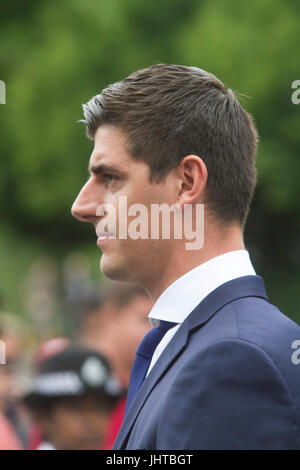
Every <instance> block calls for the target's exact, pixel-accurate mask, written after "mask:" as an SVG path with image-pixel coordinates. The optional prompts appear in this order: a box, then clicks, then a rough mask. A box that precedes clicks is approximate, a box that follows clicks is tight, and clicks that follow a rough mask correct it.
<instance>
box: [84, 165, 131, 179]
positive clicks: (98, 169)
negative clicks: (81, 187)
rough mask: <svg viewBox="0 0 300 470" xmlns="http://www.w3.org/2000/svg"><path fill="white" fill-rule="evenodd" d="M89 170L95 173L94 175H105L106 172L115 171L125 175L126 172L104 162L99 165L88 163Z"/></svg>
mask: <svg viewBox="0 0 300 470" xmlns="http://www.w3.org/2000/svg"><path fill="white" fill-rule="evenodd" d="M88 172H89V173H90V174H91V173H93V174H94V175H103V174H104V173H113V174H116V175H119V176H125V173H124V172H123V171H121V170H119V169H118V168H116V167H114V166H111V165H105V164H103V163H101V164H99V165H88Z"/></svg>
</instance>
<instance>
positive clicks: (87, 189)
mask: <svg viewBox="0 0 300 470" xmlns="http://www.w3.org/2000/svg"><path fill="white" fill-rule="evenodd" d="M97 206H98V204H97V200H96V197H95V195H94V193H93V190H92V188H91V186H90V181H87V183H86V184H85V185H84V186H83V188H82V189H81V191H80V193H79V194H78V196H77V198H76V199H75V201H74V203H73V205H72V209H71V213H72V215H73V217H75V218H76V219H78V220H80V221H81V222H92V221H93V220H94V219H95V218H96V211H97Z"/></svg>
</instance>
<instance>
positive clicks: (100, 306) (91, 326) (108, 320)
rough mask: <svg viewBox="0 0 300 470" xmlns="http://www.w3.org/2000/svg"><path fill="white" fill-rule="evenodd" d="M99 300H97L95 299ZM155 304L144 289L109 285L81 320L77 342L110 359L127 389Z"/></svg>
mask: <svg viewBox="0 0 300 470" xmlns="http://www.w3.org/2000/svg"><path fill="white" fill-rule="evenodd" d="M94 298H96V297H94ZM151 308H152V302H151V301H150V299H149V297H148V295H147V294H146V292H145V291H144V289H142V288H141V287H139V286H137V285H134V284H129V283H123V282H117V281H115V282H114V281H108V282H107V283H106V285H105V286H104V287H103V290H102V291H101V295H100V296H99V297H98V303H95V302H93V303H92V302H91V303H90V308H87V309H86V311H85V314H84V316H83V318H82V321H81V325H80V329H79V337H78V340H79V341H80V342H81V343H82V344H85V345H87V346H89V347H92V348H94V349H97V350H98V351H100V352H101V353H102V354H104V355H105V357H107V358H108V360H109V362H110V364H111V366H112V369H113V371H114V373H115V374H116V375H117V376H118V378H119V380H120V381H121V383H122V385H123V386H124V388H126V389H127V388H128V385H129V378H130V372H131V369H132V365H133V361H134V358H135V351H136V349H137V347H138V345H139V343H140V342H141V340H142V338H143V337H144V336H145V334H146V333H147V332H148V331H149V330H150V328H151V324H150V322H149V319H148V317H147V315H148V313H149V312H150V310H151ZM125 405H126V397H122V398H121V399H120V400H119V402H118V403H117V406H116V408H115V410H114V412H113V413H112V416H111V420H110V426H109V429H108V435H107V439H106V441H105V444H104V446H105V448H106V449H110V448H111V447H112V445H113V443H114V440H115V438H116V436H117V433H118V431H119V428H120V426H121V424H122V420H123V417H124V412H125Z"/></svg>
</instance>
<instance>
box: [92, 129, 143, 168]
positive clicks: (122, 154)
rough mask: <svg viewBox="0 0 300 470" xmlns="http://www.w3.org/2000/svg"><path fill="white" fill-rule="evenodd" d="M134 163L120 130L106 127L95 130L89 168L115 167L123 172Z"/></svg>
mask: <svg viewBox="0 0 300 470" xmlns="http://www.w3.org/2000/svg"><path fill="white" fill-rule="evenodd" d="M134 163H135V160H134V159H133V158H132V157H131V156H130V155H129V154H128V152H127V150H126V137H125V135H124V134H123V132H122V131H121V130H120V129H118V128H116V127H113V126H106V125H103V126H101V127H99V128H98V129H97V131H96V134H95V138H94V149H93V152H92V155H91V158H90V166H92V165H93V166H95V165H99V164H103V165H117V166H118V167H119V168H120V169H123V170H124V171H125V170H126V169H128V167H130V166H131V165H134Z"/></svg>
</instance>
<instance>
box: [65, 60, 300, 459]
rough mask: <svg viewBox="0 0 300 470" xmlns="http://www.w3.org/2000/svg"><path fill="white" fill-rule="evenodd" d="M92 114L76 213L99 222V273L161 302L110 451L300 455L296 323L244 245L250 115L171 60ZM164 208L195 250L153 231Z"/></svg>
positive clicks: (252, 178)
mask: <svg viewBox="0 0 300 470" xmlns="http://www.w3.org/2000/svg"><path fill="white" fill-rule="evenodd" d="M84 115H85V120H84V122H85V124H86V129H87V135H88V136H89V137H90V138H91V139H92V140H94V144H95V145H94V150H93V152H92V155H91V158H90V162H89V173H90V176H89V179H88V181H87V182H86V184H85V185H84V187H83V188H82V190H81V191H80V193H79V195H78V197H77V199H76V200H75V202H74V204H73V207H72V213H73V215H74V216H75V217H77V218H78V219H79V220H81V221H86V222H91V223H92V224H93V225H94V226H95V229H96V233H97V236H98V240H97V244H98V246H99V247H100V248H101V250H102V252H103V253H102V257H101V261H100V269H101V271H102V272H103V273H104V274H105V275H106V276H107V277H109V278H112V279H116V280H123V281H128V282H134V283H138V284H140V285H141V286H143V287H144V288H145V290H146V291H147V292H148V294H149V296H150V297H151V299H152V300H153V302H154V305H153V308H152V310H151V312H150V314H149V318H150V321H151V323H152V324H153V329H152V330H151V332H150V333H148V335H151V337H150V336H147V337H146V338H145V339H144V340H143V342H142V343H141V345H140V347H139V349H138V351H137V356H136V361H135V364H134V367H133V370H132V374H131V382H130V387H129V394H128V399H127V409H126V416H125V419H124V421H123V425H122V427H121V430H120V432H119V435H118V437H117V439H116V442H115V445H114V448H115V449H164V450H166V449H300V364H299V363H300V328H299V326H298V325H296V323H294V322H293V321H292V320H290V319H289V318H287V316H285V315H284V314H283V313H281V312H280V311H279V310H278V309H277V308H276V307H275V306H273V305H272V304H271V303H270V302H269V300H268V297H267V294H266V291H265V287H264V282H263V279H262V278H261V277H260V276H258V275H256V273H255V270H254V268H253V266H252V263H251V260H250V257H249V254H248V252H247V250H246V249H245V246H244V242H243V232H244V226H245V221H246V218H247V214H248V210H249V205H250V202H251V199H252V196H253V192H254V188H255V184H256V169H255V155H256V148H257V141H258V137H257V132H256V129H255V126H254V123H253V120H252V118H251V116H250V115H249V114H248V113H247V112H246V111H245V109H244V108H243V107H242V106H241V104H240V103H239V101H238V100H237V98H236V96H235V94H234V93H233V92H232V90H231V89H228V88H226V87H225V86H224V84H223V83H222V82H221V81H220V80H219V79H218V78H217V77H215V76H214V75H212V74H210V73H208V72H206V71H204V70H202V69H199V68H196V67H185V66H178V65H166V64H160V65H155V66H152V67H148V68H146V69H144V70H139V71H137V72H135V73H133V74H131V75H130V76H129V77H127V78H126V79H124V80H122V81H120V82H118V83H115V84H112V85H109V86H108V87H107V88H106V89H104V90H103V91H102V93H101V94H99V95H96V96H95V97H94V98H92V99H91V100H90V101H89V102H88V103H87V104H86V105H84ZM124 198H125V199H126V211H127V208H129V210H128V213H127V212H126V217H125V222H126V223H125V222H124V211H125V209H124V208H125V205H124ZM120 201H121V202H122V204H121V202H120ZM133 204H135V205H134V206H133ZM136 204H138V206H137V205H136ZM163 204H165V205H167V207H175V206H176V207H177V208H179V209H180V210H181V211H183V212H184V211H185V209H186V208H190V211H189V212H188V216H187V218H188V219H189V220H186V219H184V222H192V223H193V224H194V225H193V227H195V226H196V229H197V230H196V231H195V232H194V235H195V237H196V238H197V236H199V232H200V231H201V232H202V231H203V243H202V244H201V243H200V246H199V243H198V244H197V249H195V245H194V246H193V247H192V249H191V247H188V244H187V241H188V240H189V241H190V239H191V238H190V236H189V234H188V233H186V231H184V234H183V235H182V236H181V237H179V236H169V237H168V236H165V233H163V232H160V233H159V236H157V234H155V230H153V231H152V229H153V227H151V230H150V228H149V230H148V231H147V230H146V229H145V227H146V228H148V225H147V223H148V222H149V220H150V222H151V217H150V215H152V212H151V211H152V209H153V208H154V207H156V208H157V206H159V207H162V205H163ZM203 205H204V222H203V221H202V219H201V217H200V219H199V220H200V221H202V222H201V223H200V225H199V220H198V215H199V213H198V212H197V211H198V208H199V206H202V207H203ZM141 206H142V207H143V208H145V211H143V212H142V213H141V214H140V218H139V219H138V222H137V220H132V217H133V216H134V215H136V211H137V207H141ZM99 208H100V210H99ZM175 212H176V211H174V218H173V219H172V220H171V218H170V224H169V226H170V229H174V228H175ZM145 214H146V220H145ZM185 215H186V213H185ZM132 222H133V223H134V224H135V225H132ZM146 222H147V223H146ZM137 225H140V233H139V232H138V231H137V230H134V228H135V229H136V228H137ZM107 227H108V229H107ZM154 228H155V227H154ZM130 229H131V230H130ZM145 232H147V233H145ZM171 232H172V230H170V233H171ZM153 233H154V235H153ZM173 233H174V231H173ZM133 234H134V235H133ZM196 241H197V240H196ZM198 241H199V240H198ZM124 334H126V332H124Z"/></svg>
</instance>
